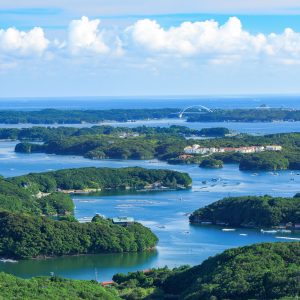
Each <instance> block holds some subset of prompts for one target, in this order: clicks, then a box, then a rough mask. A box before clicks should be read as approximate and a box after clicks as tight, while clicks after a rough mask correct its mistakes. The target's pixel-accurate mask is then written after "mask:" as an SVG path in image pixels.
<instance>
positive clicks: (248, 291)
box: [0, 242, 300, 300]
mask: <svg viewBox="0 0 300 300" xmlns="http://www.w3.org/2000/svg"><path fill="white" fill-rule="evenodd" d="M299 266H300V243H298V242H294V243H264V244H256V245H252V246H246V247H240V248H235V249H229V250H226V251H224V252H223V253H221V254H218V255H216V256H214V257H210V258H208V259H207V260H205V261H204V262H203V263H202V264H200V265H198V266H194V267H189V266H182V267H178V268H175V269H168V268H167V267H165V268H161V269H150V270H147V271H139V272H133V273H129V274H116V275H115V276H114V277H113V280H114V284H113V285H112V286H110V287H107V288H103V287H102V286H101V285H100V284H99V283H97V282H96V281H85V280H70V279H62V278H59V277H55V276H54V277H37V278H32V279H20V278H17V277H15V276H13V275H8V274H5V273H0V280H1V296H2V297H3V298H4V299H41V298H47V299H50V300H52V299H53V300H56V299H58V298H62V297H63V298H64V299H67V300H73V299H103V300H112V299H114V300H117V299H124V300H132V299H135V300H143V299H144V300H146V299H148V300H150V299H152V300H154V299H157V300H158V299H174V300H179V299H180V300H193V299H203V300H211V299H297V298H298V297H299V295H300V286H299V272H300V267H299Z"/></svg>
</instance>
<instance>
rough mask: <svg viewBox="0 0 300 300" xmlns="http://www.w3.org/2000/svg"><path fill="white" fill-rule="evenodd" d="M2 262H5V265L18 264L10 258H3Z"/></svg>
mask: <svg viewBox="0 0 300 300" xmlns="http://www.w3.org/2000/svg"><path fill="white" fill-rule="evenodd" d="M0 262H3V263H17V262H18V261H17V260H13V259H9V258H7V259H6V258H1V259H0Z"/></svg>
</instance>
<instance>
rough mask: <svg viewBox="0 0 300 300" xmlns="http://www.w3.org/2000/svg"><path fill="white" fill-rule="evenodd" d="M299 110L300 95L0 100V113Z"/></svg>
mask: <svg viewBox="0 0 300 300" xmlns="http://www.w3.org/2000/svg"><path fill="white" fill-rule="evenodd" d="M263 104H264V105H267V106H269V107H272V108H294V109H299V108H300V95H297V96H280V95H279V96H268V95H265V96H261V95H257V96H247V95H245V96H224V97H220V96H216V97H212V96H210V97H208V96H202V97H200V96H193V97H192V96H178V97H175V96H174V97H172V96H169V97H167V96H163V97H160V96H156V97H145V96H141V97H130V98H129V97H69V98H66V97H64V98H59V97H57V98H47V97H41V98H0V110H6V109H11V110H27V111H29V110H41V109H45V108H56V109H129V108H148V109H149V108H165V107H169V108H181V109H182V108H184V107H187V106H190V105H203V106H206V107H208V108H212V109H214V108H224V109H230V108H255V107H259V106H261V105H263Z"/></svg>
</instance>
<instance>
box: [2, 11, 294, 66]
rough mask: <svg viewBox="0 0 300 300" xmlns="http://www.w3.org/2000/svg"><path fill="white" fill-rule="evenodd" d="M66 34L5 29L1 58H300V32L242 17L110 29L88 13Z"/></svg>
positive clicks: (158, 60)
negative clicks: (252, 26) (251, 27)
mask: <svg viewBox="0 0 300 300" xmlns="http://www.w3.org/2000/svg"><path fill="white" fill-rule="evenodd" d="M65 35H66V37H65V39H63V40H62V41H60V39H61V37H60V39H58V38H57V37H56V36H53V37H52V40H51V41H49V40H48V39H47V38H46V36H45V33H44V31H43V29H42V28H39V27H35V28H33V29H31V30H29V31H20V30H18V29H15V28H8V29H7V30H4V29H0V58H1V60H2V61H3V62H6V63H7V62H14V61H17V60H18V59H22V58H24V57H27V56H32V57H36V56H41V57H42V58H43V59H45V60H55V58H60V59H65V58H67V62H68V63H70V62H72V60H75V59H76V57H78V58H79V59H80V58H81V57H85V58H87V59H83V60H82V62H83V63H85V62H88V61H90V60H91V59H94V58H97V57H99V58H102V57H103V56H106V57H108V58H109V60H106V61H105V62H107V63H108V62H109V63H112V60H114V59H117V60H118V64H119V62H122V59H123V63H124V65H126V64H128V63H130V64H132V65H137V64H142V65H143V64H144V63H145V62H146V61H147V59H149V58H151V59H152V61H155V62H156V63H157V64H158V66H160V65H164V64H165V63H166V64H167V62H162V60H161V58H162V57H163V58H169V57H176V58H177V60H176V62H177V63H179V64H180V65H184V64H186V62H187V60H186V58H188V59H189V63H188V65H192V63H193V60H195V64H197V61H198V60H201V61H205V62H209V63H212V64H215V65H222V64H230V63H234V62H236V61H240V62H241V63H245V62H249V61H253V60H257V61H260V62H264V63H266V64H268V63H274V62H275V63H280V64H286V65H293V64H299V63H300V33H298V32H295V31H293V30H292V29H290V28H287V29H285V30H284V32H283V33H276V34H275V33H271V34H269V35H266V34H251V33H250V32H248V31H246V30H245V29H244V28H243V26H242V24H241V21H240V20H239V19H238V18H236V17H231V18H229V19H228V21H227V22H225V23H224V24H219V23H218V22H216V21H214V20H207V21H201V22H183V23H181V24H179V25H178V26H172V27H170V28H164V27H162V26H161V25H160V24H159V23H158V22H157V21H155V20H150V19H143V20H139V21H137V22H135V23H134V24H133V25H131V26H129V27H127V28H123V29H122V28H119V29H111V28H110V29H108V28H103V27H102V26H100V20H99V19H93V20H91V19H89V18H88V17H84V16H83V17H82V18H81V19H78V20H72V21H71V22H70V24H69V28H68V30H67V31H65ZM120 37H121V38H120ZM3 58H5V59H3ZM10 58H11V59H10ZM151 59H150V60H148V61H147V65H149V61H151ZM173 63H175V61H174V62H173Z"/></svg>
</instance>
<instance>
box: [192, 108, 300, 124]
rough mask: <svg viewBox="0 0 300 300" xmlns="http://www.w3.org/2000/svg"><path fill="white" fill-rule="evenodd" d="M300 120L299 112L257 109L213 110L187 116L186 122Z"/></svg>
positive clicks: (281, 109) (284, 109) (293, 110)
mask: <svg viewBox="0 0 300 300" xmlns="http://www.w3.org/2000/svg"><path fill="white" fill-rule="evenodd" d="M299 120H300V110H297V109H288V108H266V107H257V108H250V109H214V110H213V111H212V112H207V111H203V112H202V113H201V114H189V115H188V117H187V121H188V122H276V121H288V122H294V121H299Z"/></svg>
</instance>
